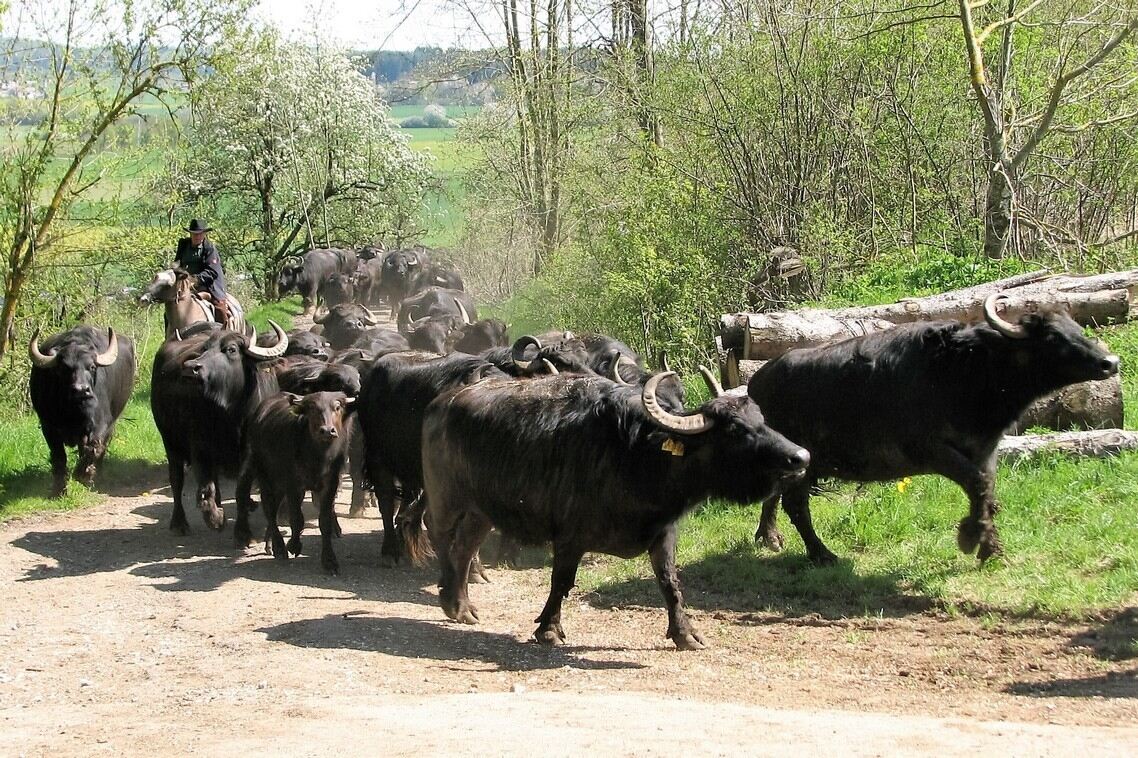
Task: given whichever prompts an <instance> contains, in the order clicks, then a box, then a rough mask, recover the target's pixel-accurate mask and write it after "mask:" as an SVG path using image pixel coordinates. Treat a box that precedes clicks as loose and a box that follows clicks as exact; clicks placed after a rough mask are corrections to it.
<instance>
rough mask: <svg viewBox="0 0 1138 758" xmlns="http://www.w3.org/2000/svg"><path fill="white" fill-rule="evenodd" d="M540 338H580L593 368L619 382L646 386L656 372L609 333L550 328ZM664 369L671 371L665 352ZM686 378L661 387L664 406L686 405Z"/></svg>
mask: <svg viewBox="0 0 1138 758" xmlns="http://www.w3.org/2000/svg"><path fill="white" fill-rule="evenodd" d="M539 339H540V340H541V341H542V342H543V343H545V344H550V345H556V344H559V343H562V342H566V341H576V342H579V343H580V344H582V345H584V349H585V354H586V357H587V364H588V367H589V369H590V370H592V371H593V372H594V373H596V374H599V375H600V376H605V377H608V378H609V379H612V380H613V381H614V382H617V383H619V384H635V385H639V386H640V387H643V386H644V384H645V383H646V382H647V381H648V379H649V378H651V376H652V373H651V372H649V371H648V370H647V369H646V368H645V367H644V360H643V359H642V358H641V357H640V356H639V355H638V354H637V353H636V351H635V350H633V349H632V348H631V347H629V346H628V345H627V344H625V343H624V342H621V341H620V340H618V339H617V338H616V337H610V336H608V335H607V334H595V333H586V334H574V333H573V332H568V331H563V332H547V333H545V334H542V335H540V337H539ZM660 363H661V366H660V368H661V370H663V371H669V370H670V369H669V368H668V365H667V360H666V359H665V358H664V357H663V356H661V359H660ZM684 395H685V393H684V385H683V382H681V381H679V380H678V378H677V380H676V381H672V382H668V383H667V384H665V385H663V386H662V387H660V391H659V396H660V400H661V402H662V403H663V404H664V407H666V408H669V409H671V410H680V409H682V408H683V407H684Z"/></svg>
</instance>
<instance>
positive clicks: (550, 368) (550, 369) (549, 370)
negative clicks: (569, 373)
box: [541, 358, 561, 375]
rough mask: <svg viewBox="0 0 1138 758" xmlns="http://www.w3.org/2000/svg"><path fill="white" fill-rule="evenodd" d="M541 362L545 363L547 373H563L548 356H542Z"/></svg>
mask: <svg viewBox="0 0 1138 758" xmlns="http://www.w3.org/2000/svg"><path fill="white" fill-rule="evenodd" d="M541 362H542V364H544V365H545V371H546V373H549V374H554V375H556V374H560V373H561V372H560V371H558V370H557V367H556V366H554V365H553V361H551V360H549V359H548V358H542V359H541Z"/></svg>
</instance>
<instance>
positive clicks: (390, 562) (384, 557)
mask: <svg viewBox="0 0 1138 758" xmlns="http://www.w3.org/2000/svg"><path fill="white" fill-rule="evenodd" d="M379 565H380V566H381V567H382V568H385V569H389V568H395V567H396V566H398V565H399V556H397V555H388V554H386V553H381V554H380V556H379Z"/></svg>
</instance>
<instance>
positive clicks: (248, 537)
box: [233, 527, 253, 550]
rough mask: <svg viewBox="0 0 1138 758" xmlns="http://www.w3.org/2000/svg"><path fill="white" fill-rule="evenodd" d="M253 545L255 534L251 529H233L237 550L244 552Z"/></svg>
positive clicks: (234, 543)
mask: <svg viewBox="0 0 1138 758" xmlns="http://www.w3.org/2000/svg"><path fill="white" fill-rule="evenodd" d="M252 544H253V532H251V531H250V530H249V527H245V528H244V529H239V528H236V527H235V528H234V529H233V546H234V547H235V548H237V549H238V550H244V549H245V548H247V547H249V546H250V545H252Z"/></svg>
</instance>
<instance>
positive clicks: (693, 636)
mask: <svg viewBox="0 0 1138 758" xmlns="http://www.w3.org/2000/svg"><path fill="white" fill-rule="evenodd" d="M648 557H649V559H650V560H651V561H652V571H653V572H654V573H655V574H656V583H657V584H659V585H660V592H661V594H663V595H664V603H665V604H666V605H667V606H668V639H670V640H671V641H672V642H674V643H675V644H676V647H678V648H679V649H680V650H701V649H703V647H704V642H703V638H702V637H700V636H699V633H698V632H696V631H695V629H694V628H693V627H692V625H691V620H690V619H688V614H687V613H686V612H685V611H684V596H683V593H682V592H681V591H680V575H679V573H678V572H677V571H676V526H675V524H673V525H671V526H669V527H668V528H667V529H666V530H665V531H664V533H663V534H662V535H660V537H659V538H658V539H657V540H656V541H655V542H653V543H652V547H650V548H649V549H648ZM578 560H579V559H578ZM553 566H554V570H555V571H556V569H557V563H556V558H554V564H553Z"/></svg>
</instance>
